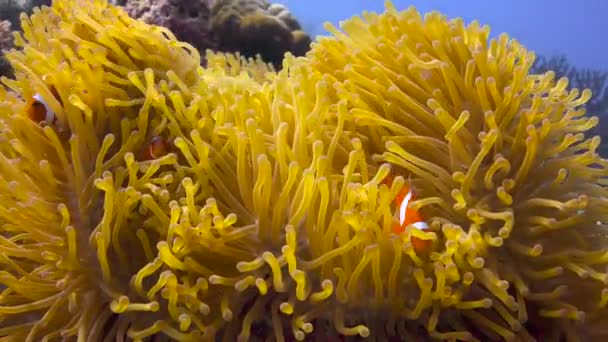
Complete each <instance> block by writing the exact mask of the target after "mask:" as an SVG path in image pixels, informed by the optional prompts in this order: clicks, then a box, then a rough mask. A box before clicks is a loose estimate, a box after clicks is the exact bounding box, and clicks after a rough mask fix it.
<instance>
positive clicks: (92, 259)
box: [0, 0, 608, 341]
mask: <svg viewBox="0 0 608 342" xmlns="http://www.w3.org/2000/svg"><path fill="white" fill-rule="evenodd" d="M279 12H280V11H279ZM256 13H257V12H256ZM258 15H259V14H256V15H255V16H254V17H252V18H249V19H247V20H245V24H247V22H249V23H251V22H252V21H249V20H253V21H255V20H257V19H255V18H258ZM265 20H266V19H265ZM273 20H274V19H273ZM22 25H23V35H18V36H17V39H16V40H15V44H16V45H17V46H18V47H19V49H18V50H11V51H10V52H8V53H7V57H8V59H9V61H10V62H11V64H12V66H13V67H14V69H15V78H14V79H8V78H3V79H2V82H3V84H4V85H5V86H4V87H0V123H1V124H0V174H1V175H2V177H0V252H1V254H0V256H1V258H0V263H2V265H3V271H0V284H2V286H4V288H3V290H2V292H1V294H0V322H1V323H0V338H3V337H6V338H7V339H11V340H18V341H38V340H45V339H47V340H53V339H62V338H63V339H72V338H73V339H75V338H76V337H77V338H78V339H79V340H92V341H97V340H103V338H105V339H106V340H122V339H125V338H128V339H131V340H143V339H145V338H147V337H150V336H155V338H158V339H159V340H162V339H172V340H179V341H200V340H205V341H208V340H214V337H215V338H222V339H223V340H225V341H234V340H239V341H245V340H250V339H251V340H257V339H259V340H266V339H271V340H274V339H276V340H279V341H282V340H293V339H297V340H304V339H310V340H317V341H332V340H336V339H337V338H339V337H340V338H342V337H347V338H352V339H354V338H355V337H369V338H372V339H374V338H375V339H377V340H388V339H389V338H390V339H392V340H397V341H399V340H404V341H409V340H420V339H422V340H428V339H430V338H432V339H437V340H479V341H488V340H500V339H503V340H511V341H515V340H521V341H533V340H540V341H560V340H562V339H566V340H568V341H576V340H578V339H580V340H601V339H602V338H605V337H606V334H607V331H606V330H605V328H603V326H605V324H606V323H608V322H607V319H608V314H607V312H606V305H607V304H608V288H607V287H608V274H607V273H606V266H607V264H608V258H607V255H608V254H607V252H606V246H607V245H608V244H607V243H608V241H607V239H608V237H607V236H606V234H605V231H606V227H605V226H603V225H598V224H597V222H598V221H602V222H606V221H607V219H608V206H607V205H606V197H608V190H606V187H605V186H606V185H607V183H608V182H607V180H606V176H607V175H608V172H607V170H606V167H607V166H608V165H607V164H608V161H606V160H604V159H602V158H600V157H599V156H598V155H597V153H596V149H597V147H598V145H599V143H600V141H599V138H598V137H590V136H588V135H586V132H588V131H589V130H590V129H591V128H593V126H594V125H596V124H597V121H598V119H597V118H596V117H590V116H587V115H585V112H584V110H583V109H581V108H582V106H583V105H584V104H585V103H586V102H587V101H588V100H589V98H590V94H589V91H588V90H584V91H582V92H578V91H574V90H573V91H569V90H568V89H567V84H566V81H565V80H564V79H560V80H557V81H556V80H555V79H554V74H553V73H552V72H548V73H545V74H542V75H534V74H529V73H528V71H529V69H530V67H531V65H532V63H533V61H534V54H533V53H530V52H528V51H527V50H526V49H525V48H524V47H523V46H521V45H520V44H519V43H518V42H517V41H515V40H511V39H509V37H507V36H506V35H501V36H500V37H499V38H498V39H492V40H490V39H489V28H487V27H486V26H483V27H482V26H480V25H479V24H478V23H477V22H473V23H471V24H470V25H468V26H465V24H464V23H463V21H462V20H460V19H453V20H448V19H447V18H445V17H444V16H442V15H440V14H438V13H430V14H428V15H426V16H425V17H422V16H421V15H420V14H419V13H418V12H417V11H416V10H415V9H414V8H410V9H408V10H406V11H400V12H399V11H397V10H396V9H395V8H394V7H393V6H392V5H391V4H390V2H387V3H386V11H385V12H384V13H383V14H375V13H365V14H364V15H363V17H354V18H352V19H350V20H348V21H345V22H344V23H343V24H342V29H343V31H340V30H338V29H336V28H334V27H331V26H328V29H329V30H330V32H331V33H332V36H331V37H326V38H322V39H320V40H319V41H317V42H315V43H314V44H313V49H312V51H311V52H310V53H308V54H307V56H306V57H300V58H296V57H294V56H292V55H290V54H288V55H287V58H286V59H285V60H284V61H283V69H282V70H281V71H280V72H275V71H273V67H271V66H269V65H267V64H265V63H263V62H262V60H259V59H258V60H253V59H249V60H245V59H243V58H239V57H238V56H234V55H224V54H220V53H209V55H208V57H207V60H208V64H207V67H205V68H203V67H202V66H200V65H199V61H200V56H199V54H198V51H197V50H196V49H195V48H194V47H192V46H191V45H189V44H186V43H182V42H179V41H178V40H177V39H176V38H175V36H174V35H173V34H172V33H171V32H170V31H169V30H167V29H165V28H162V27H159V26H150V25H147V24H145V23H143V22H141V21H137V20H134V19H132V18H130V17H129V16H128V15H127V14H126V13H125V12H124V11H123V10H122V9H120V8H117V7H113V6H109V5H108V4H107V3H106V2H105V1H103V0H93V1H90V0H55V1H54V3H53V8H52V9H49V8H44V9H42V10H40V11H36V12H35V13H33V14H32V15H31V16H30V17H29V18H24V20H23V21H22ZM239 25H240V26H241V27H243V26H242V25H244V24H243V22H241V24H239ZM247 25H253V24H247ZM285 25H287V24H285ZM262 57H264V56H262ZM32 99H34V100H35V101H32ZM33 103H34V104H36V105H37V107H36V108H37V109H36V114H37V116H35V117H34V116H33V115H31V113H33V111H32V106H33ZM40 110H46V112H45V113H44V114H45V115H44V116H39V115H38V114H40V113H39V111H40ZM38 117H40V118H42V119H35V118H38ZM387 179H392V181H391V182H387V181H386V180H387ZM406 179H408V180H409V182H411V183H410V184H409V185H412V187H413V188H415V189H416V192H417V198H416V200H415V201H414V202H412V203H411V206H412V208H415V209H416V210H419V212H420V214H421V215H422V217H424V219H425V220H426V221H427V222H428V225H429V227H430V228H429V229H428V230H418V229H415V228H413V227H412V226H407V227H405V228H406V229H405V230H404V231H403V232H400V233H394V232H393V229H392V226H393V224H394V223H395V222H396V221H397V218H396V217H395V213H396V211H397V208H395V206H394V198H395V197H396V196H397V195H398V194H399V193H400V191H401V190H402V188H403V187H404V184H405V182H406ZM413 239H418V240H423V241H426V243H427V244H428V245H425V246H428V248H425V249H424V250H419V249H417V248H415V247H414V243H413V241H415V240H413Z"/></svg>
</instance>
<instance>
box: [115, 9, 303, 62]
mask: <svg viewBox="0 0 608 342" xmlns="http://www.w3.org/2000/svg"><path fill="white" fill-rule="evenodd" d="M124 6H125V9H126V11H127V13H129V15H130V16H131V17H132V18H135V19H141V20H143V21H144V22H146V23H148V24H153V25H159V26H163V27H166V28H168V29H169V30H171V31H172V32H173V33H174V34H175V36H176V37H177V39H179V40H181V41H184V42H187V43H189V44H191V45H193V46H194V47H196V48H197V49H198V50H199V51H201V52H202V51H205V50H207V49H211V50H219V51H223V52H232V53H236V52H239V53H240V54H242V55H243V56H244V57H248V58H255V57H256V56H257V55H260V56H261V57H262V59H263V60H264V61H266V62H269V63H272V64H273V65H274V67H275V68H276V69H280V68H281V66H282V61H283V56H284V54H285V52H291V53H292V54H293V55H295V56H303V55H304V54H306V52H308V50H310V44H311V39H310V37H309V36H308V34H306V32H304V31H303V30H302V28H301V26H300V24H299V23H298V21H297V20H296V19H295V18H294V17H293V15H292V14H291V13H290V12H289V10H288V9H287V8H286V7H285V6H283V5H281V4H276V3H275V4H270V3H269V2H267V1H265V0H216V1H210V0H195V1H191V2H187V1H178V0H128V1H125V2H124ZM203 57H204V56H203ZM202 62H203V64H204V63H205V61H204V60H203V61H202Z"/></svg>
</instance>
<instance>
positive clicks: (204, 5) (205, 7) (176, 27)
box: [125, 0, 215, 52]
mask: <svg viewBox="0 0 608 342" xmlns="http://www.w3.org/2000/svg"><path fill="white" fill-rule="evenodd" d="M125 10H126V11H127V13H128V14H129V15H130V16H131V17H132V18H135V19H141V20H143V21H144V22H146V23H148V24H153V25H159V26H163V27H166V28H168V29H169V30H171V32H173V34H175V36H176V37H177V39H179V40H180V41H184V42H188V43H190V44H191V45H192V46H194V47H195V48H197V49H198V50H199V51H202V52H204V51H205V50H207V49H214V48H215V43H214V41H213V39H212V35H211V20H210V12H211V10H210V8H209V3H208V1H207V0H193V1H182V0H129V1H126V3H125Z"/></svg>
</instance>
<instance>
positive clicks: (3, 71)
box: [0, 20, 13, 76]
mask: <svg viewBox="0 0 608 342" xmlns="http://www.w3.org/2000/svg"><path fill="white" fill-rule="evenodd" d="M12 47H13V32H12V30H11V23H10V21H8V20H2V21H0V76H3V75H6V76H8V75H9V74H10V73H11V66H10V65H9V63H8V61H7V60H6V58H5V57H4V52H3V51H5V50H8V49H10V48H12Z"/></svg>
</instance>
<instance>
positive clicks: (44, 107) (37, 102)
mask: <svg viewBox="0 0 608 342" xmlns="http://www.w3.org/2000/svg"><path fill="white" fill-rule="evenodd" d="M50 90H51V94H53V96H55V98H56V99H57V101H59V103H60V104H63V102H62V101H61V97H60V96H59V93H58V92H57V89H55V87H53V86H51V87H50ZM25 112H26V114H27V116H28V117H29V118H30V119H31V120H32V121H34V122H35V123H40V122H42V121H44V122H46V123H47V124H49V125H51V124H54V123H55V120H56V117H55V112H54V111H53V109H52V108H51V107H50V106H49V105H48V103H47V102H46V101H45V100H44V98H43V97H42V95H40V94H35V95H34V96H32V98H31V99H30V100H29V101H27V104H26V107H25Z"/></svg>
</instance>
